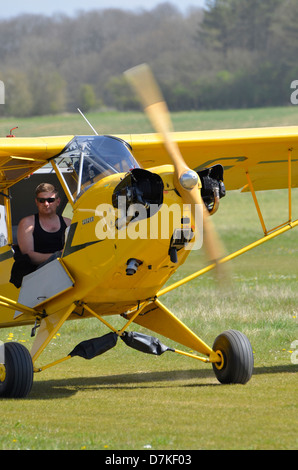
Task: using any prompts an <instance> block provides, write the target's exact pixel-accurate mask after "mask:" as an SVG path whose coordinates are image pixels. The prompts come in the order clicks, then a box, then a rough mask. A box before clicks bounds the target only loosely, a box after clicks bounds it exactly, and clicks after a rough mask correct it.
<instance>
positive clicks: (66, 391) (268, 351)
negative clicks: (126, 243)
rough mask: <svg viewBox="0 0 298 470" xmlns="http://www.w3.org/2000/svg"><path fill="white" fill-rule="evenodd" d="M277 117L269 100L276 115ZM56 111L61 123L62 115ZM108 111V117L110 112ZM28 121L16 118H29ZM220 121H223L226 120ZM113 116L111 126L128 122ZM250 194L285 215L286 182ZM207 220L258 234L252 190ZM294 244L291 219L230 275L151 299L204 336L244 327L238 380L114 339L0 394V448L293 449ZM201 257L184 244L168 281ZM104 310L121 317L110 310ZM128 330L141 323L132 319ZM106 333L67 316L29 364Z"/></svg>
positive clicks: (274, 217)
mask: <svg viewBox="0 0 298 470" xmlns="http://www.w3.org/2000/svg"><path fill="white" fill-rule="evenodd" d="M292 109H293V108H289V109H288V110H290V111H291V110H292ZM256 112H257V111H256ZM258 112H260V113H261V112H263V113H264V118H263V121H265V115H267V117H268V120H269V119H272V117H273V115H274V112H273V111H272V110H271V113H270V112H269V110H260V111H258ZM280 112H281V114H282V110H280ZM231 113H232V112H231ZM241 113H242V114H243V120H245V119H247V120H248V119H249V111H247V113H248V114H247V115H246V113H245V112H244V111H241ZM190 114H191V113H190ZM228 114H229V113H227V114H226V116H227V115H228ZM296 114H297V112H296ZM245 115H246V118H245ZM222 116H224V114H223V115H222ZM278 116H279V112H277V110H276V116H275V119H276V125H277V124H278V123H277V121H278ZM88 117H89V116H88ZM174 118H176V119H178V118H179V119H180V118H181V116H180V117H179V116H174ZM216 118H217V113H214V120H215V121H216ZM48 119H49V122H50V127H51V125H52V123H53V121H52V118H48ZM58 119H61V120H64V119H65V120H66V121H65V122H67V125H66V127H67V126H70V125H71V123H69V122H68V118H67V117H59V118H58ZM70 119H73V116H71V117H70ZM113 119H115V122H116V124H115V126H116V127H117V125H118V124H117V115H116V114H114V117H113ZM121 119H122V114H121V115H120V120H121ZM187 119H189V118H187ZM226 119H228V118H226ZM233 119H234V117H233ZM210 120H211V114H210ZM28 121H30V120H28ZM28 121H24V123H25V124H26V123H27V125H28V127H30V126H29V124H28ZM263 121H262V122H263ZM44 122H46V118H44ZM210 122H211V121H210ZM233 122H234V121H233ZM241 122H243V121H241ZM241 122H240V121H239V122H238V126H237V127H239V126H240V125H241ZM297 122H298V121H297ZM285 124H289V122H286V123H285ZM2 125H3V124H2V123H1V126H2ZM126 125H127V124H126ZM131 125H132V126H133V124H131ZM225 125H226V127H233V123H231V125H230V126H229V125H228V123H227V120H225ZM253 125H258V123H255V124H253ZM273 125H274V124H273ZM34 126H38V121H36V123H35V124H34ZM121 126H122V124H119V132H127V130H123V131H122V130H120V127H121ZM62 127H65V126H62V125H61V129H60V131H61V130H62ZM211 127H212V126H211V124H210V128H211ZM217 127H223V125H219V124H218V126H217ZM244 127H245V126H244ZM35 130H36V132H37V127H35ZM43 131H44V128H42V129H41V130H40V135H41V134H44V135H45V133H44V132H43ZM145 131H146V130H145ZM68 132H69V131H67V132H66V133H68ZM81 132H82V131H81ZM109 132H112V124H111V128H110V131H109ZM50 133H51V132H50V131H49V132H46V134H50ZM60 133H61V132H60ZM258 197H259V200H260V205H261V208H262V210H263V211H264V214H268V216H267V217H266V219H265V221H266V224H267V226H268V228H269V227H273V226H275V225H277V224H278V223H280V222H281V221H285V220H286V219H287V194H286V192H285V191H273V192H268V193H263V192H261V193H258ZM297 199H298V191H297V190H293V207H294V208H295V207H298V204H297V202H298V201H297ZM296 212H297V210H296ZM293 216H294V217H296V218H297V213H296V214H295V213H294V214H293ZM213 220H214V223H215V225H216V227H217V229H218V231H219V233H220V235H221V238H222V239H223V241H224V244H225V247H226V251H227V253H230V252H231V251H234V250H235V249H239V248H242V247H243V246H244V245H246V244H247V243H250V242H252V241H254V240H256V239H258V238H260V237H261V236H262V232H261V226H260V223H259V221H258V218H257V214H256V211H255V208H254V206H253V204H252V200H251V195H250V194H240V193H239V192H231V193H228V194H227V196H226V198H224V199H223V200H222V202H221V205H220V209H219V211H218V213H217V214H216V215H214V217H213ZM297 255H298V247H297V234H296V231H295V230H293V231H289V232H287V233H286V234H284V235H282V236H281V237H279V238H277V239H274V240H272V241H270V242H268V243H266V244H264V245H262V246H260V247H259V248H256V249H255V250H253V251H252V252H249V253H247V254H244V255H242V256H240V257H239V258H237V259H236V260H235V261H233V262H232V263H231V265H230V275H229V279H230V280H229V282H226V283H225V282H222V283H221V284H218V283H217V282H216V280H215V277H214V275H213V274H212V273H211V272H210V273H208V274H206V275H204V276H202V277H201V278H198V279H196V280H194V281H192V282H191V283H189V284H187V285H186V286H182V287H180V288H178V289H177V290H175V291H173V292H171V293H168V294H166V295H165V296H163V297H161V298H160V300H161V301H162V302H164V303H165V305H167V307H168V308H170V309H171V310H172V311H173V312H174V313H175V314H176V315H177V316H178V317H179V318H180V319H181V320H182V321H183V322H185V323H186V324H187V325H188V326H189V327H190V328H192V329H193V330H194V331H195V332H196V333H197V334H198V336H200V337H201V338H202V339H203V340H204V341H205V342H207V344H209V345H210V346H212V344H213V341H214V339H215V337H216V336H217V335H218V334H219V333H221V332H222V331H224V330H226V329H230V328H233V329H237V330H240V331H242V332H243V333H244V334H246V335H247V336H248V338H249V339H250V341H251V344H252V347H253V351H254V360H255V368H254V374H253V377H252V379H251V380H250V381H249V382H248V383H247V384H246V385H221V384H219V383H218V381H217V380H216V378H215V375H214V373H213V370H212V367H211V366H210V365H207V364H203V363H201V362H199V361H196V360H194V359H191V358H186V357H183V356H179V355H177V354H175V353H172V352H166V353H164V354H163V355H162V356H160V357H155V356H151V355H146V354H142V353H141V352H138V351H135V350H133V349H131V348H128V347H127V346H126V345H125V344H124V343H123V342H122V341H121V340H118V344H117V346H116V347H115V348H114V349H111V350H110V351H108V352H107V353H105V354H104V355H102V356H99V357H97V358H95V359H93V360H91V361H86V360H84V359H81V358H73V359H71V360H69V361H66V362H64V363H62V364H60V365H58V366H56V367H54V368H50V369H47V370H45V371H44V372H42V373H40V374H36V376H35V380H34V384H33V389H32V392H31V394H30V395H29V397H28V398H27V399H25V400H5V399H2V400H0V409H1V414H0V449H2V450H5V449H36V450H38V449H51V450H54V449H58V450H63V449H77V450H80V449H82V450H93V449H98V450H106V451H113V450H145V449H149V450H151V451H153V452H154V451H158V450H175V451H176V450H199V449H206V450H210V449H211V450H214V449H221V450H226V449H234V450H236V449H251V450H258V449H266V450H267V449H268V450H273V449H274V450H276V449H282V450H286V449H289V450H292V449H296V448H297V445H298V441H297V424H298V420H297V372H298V366H297V364H295V363H294V362H297V361H296V354H295V349H296V350H297V346H295V345H293V342H294V341H295V340H298V329H297V321H298V320H297V314H298V302H297V300H298V293H297V278H298V271H297V259H298V257H297ZM204 263H206V260H205V258H204V255H203V254H202V252H201V251H194V252H191V254H190V256H189V258H188V260H187V263H186V264H185V265H184V266H182V267H181V269H179V270H178V271H177V272H176V273H175V274H174V276H173V277H172V279H171V280H170V282H169V283H172V282H173V281H176V280H178V279H180V278H182V277H183V276H184V275H188V274H190V273H192V272H194V271H196V270H197V269H200V268H201V266H202V264H203V265H204ZM110 321H111V322H112V323H113V324H114V325H115V326H116V327H118V325H119V327H120V326H122V325H123V321H122V319H120V318H119V319H118V318H114V317H111V319H110ZM130 330H131V331H143V332H145V330H143V329H142V328H140V327H138V326H135V325H132V326H131V327H130ZM106 332H107V330H106V329H105V327H103V326H102V325H101V324H100V322H98V321H97V320H95V319H88V320H83V321H72V322H68V323H66V324H65V325H63V327H62V328H61V330H60V331H59V333H58V334H57V335H56V337H55V338H54V339H53V340H52V342H51V343H50V345H49V346H48V348H47V349H46V351H45V352H44V353H43V354H42V356H41V357H40V360H39V363H40V364H41V365H43V364H45V363H49V362H51V361H54V360H55V359H57V358H60V357H63V356H64V355H66V354H68V353H69V352H70V351H71V350H72V349H73V347H74V346H75V345H76V344H77V343H79V342H80V341H82V340H85V339H88V338H92V337H95V336H100V335H102V334H105V333H106ZM149 334H150V333H149ZM0 338H1V340H2V341H20V342H23V343H24V345H25V346H27V347H28V348H29V349H30V346H31V343H32V339H31V338H30V327H23V328H14V329H6V330H2V332H1V336H0ZM160 339H161V340H162V341H163V342H164V343H165V344H167V345H169V346H174V347H175V346H176V345H175V344H174V343H172V342H171V341H169V340H167V339H165V338H162V337H160ZM177 347H178V348H179V349H184V350H186V351H187V349H186V348H183V347H182V346H179V345H177ZM296 352H297V351H296Z"/></svg>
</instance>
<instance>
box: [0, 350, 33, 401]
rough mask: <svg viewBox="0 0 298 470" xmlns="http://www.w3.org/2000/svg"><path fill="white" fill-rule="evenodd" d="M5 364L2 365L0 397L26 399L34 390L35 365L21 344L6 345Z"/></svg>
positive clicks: (0, 366) (0, 371)
mask: <svg viewBox="0 0 298 470" xmlns="http://www.w3.org/2000/svg"><path fill="white" fill-rule="evenodd" d="M4 352H5V364H4V365H1V364H0V368H1V369H0V397H1V398H2V397H5V398H25V397H26V396H27V395H28V394H29V392H30V391H31V388H32V383H33V364H32V359H31V356H30V353H29V351H28V349H27V348H25V347H24V346H23V345H22V344H20V343H5V345H4Z"/></svg>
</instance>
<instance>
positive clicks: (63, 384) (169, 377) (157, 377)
mask: <svg viewBox="0 0 298 470" xmlns="http://www.w3.org/2000/svg"><path fill="white" fill-rule="evenodd" d="M209 377H210V378H214V379H215V376H214V373H213V371H212V369H210V370H199V371H198V370H197V369H193V370H192V369H190V370H172V371H161V372H138V373H133V374H115V375H104V376H99V377H73V378H71V379H69V378H67V379H57V380H45V381H43V380H40V381H35V382H34V384H33V388H32V391H31V393H30V395H29V397H28V398H29V399H31V400H35V399H39V400H40V399H45V400H49V399H56V398H63V397H68V396H71V395H74V394H76V393H77V392H78V391H79V390H84V389H93V390H94V389H96V390H100V389H102V390H107V389H110V390H132V389H138V388H142V389H144V388H162V387H166V388H168V387H173V382H176V381H179V380H190V379H204V378H209ZM165 382H168V384H165ZM159 383H163V385H162V386H161V385H159ZM215 385H219V384H218V383H212V382H211V381H210V382H209V383H199V382H198V383H197V384H194V383H192V384H185V383H184V384H182V385H181V384H178V382H177V384H175V385H174V386H178V387H179V386H180V387H195V386H197V387H206V386H215Z"/></svg>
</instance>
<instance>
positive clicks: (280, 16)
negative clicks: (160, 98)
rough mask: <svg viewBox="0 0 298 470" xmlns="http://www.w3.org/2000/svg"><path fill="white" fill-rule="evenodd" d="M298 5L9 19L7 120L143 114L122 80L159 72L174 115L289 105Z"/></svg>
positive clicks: (5, 26) (3, 33)
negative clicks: (146, 68)
mask: <svg viewBox="0 0 298 470" xmlns="http://www.w3.org/2000/svg"><path fill="white" fill-rule="evenodd" d="M297 17H298V2H297V1H296V0H266V1H264V0H207V2H206V7H205V8H204V9H201V8H192V9H190V10H189V11H188V12H187V13H184V14H183V13H181V12H180V11H179V10H178V9H176V8H175V7H174V6H173V5H171V4H170V3H162V4H160V5H158V6H157V7H156V8H154V9H152V10H149V11H148V10H140V11H138V12H131V11H125V10H119V9H106V10H94V11H91V12H78V13H77V14H76V15H75V16H73V17H70V16H67V15H62V14H56V15H53V16H50V17H49V16H43V15H20V16H17V17H14V18H12V19H9V20H2V21H0V80H1V81H2V82H3V83H4V85H5V105H1V107H0V113H1V115H13V116H33V115H44V114H55V113H61V112H75V111H76V108H77V107H80V108H81V109H82V110H83V111H90V110H97V109H103V108H113V109H119V110H135V109H140V105H139V102H138V100H137V99H136V97H135V95H134V94H133V92H132V91H131V89H130V87H129V85H128V84H127V82H126V80H125V78H124V76H123V72H124V71H125V70H126V69H128V68H130V67H133V66H135V65H138V64H140V63H142V62H147V63H149V65H150V66H151V67H152V69H153V71H154V74H155V75H156V77H157V79H158V82H159V84H160V86H161V88H162V91H163V93H164V95H165V98H166V100H167V102H168V105H169V108H170V109H171V110H175V111H177V110H196V109H227V108H244V107H260V106H279V105H287V104H289V102H290V101H289V99H290V83H291V82H292V81H293V80H295V79H298V63H297V47H298V25H297Z"/></svg>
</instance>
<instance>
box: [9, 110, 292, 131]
mask: <svg viewBox="0 0 298 470" xmlns="http://www.w3.org/2000/svg"><path fill="white" fill-rule="evenodd" d="M87 117H88V119H89V121H90V122H91V124H92V125H93V127H94V128H95V129H96V130H97V132H98V133H99V134H125V133H131V134H134V133H139V132H152V127H151V125H150V124H149V122H148V120H147V118H146V117H145V115H144V114H143V113H141V112H117V111H103V112H96V113H95V112H93V113H87ZM172 120H173V125H174V129H175V130H176V131H186V130H206V129H228V128H244V127H267V126H294V125H298V107H297V106H296V107H295V106H289V107H279V108H278V107H277V108H256V109H255V108H252V109H248V110H242V109H240V110H237V109H235V110H227V111H192V112H178V113H173V114H172ZM15 126H18V127H19V128H18V129H16V130H15V131H14V133H15V135H17V136H19V137H27V136H28V137H29V136H30V137H34V136H47V135H73V134H83V135H84V134H90V133H91V134H92V133H93V132H92V130H91V129H90V127H89V126H88V124H87V123H86V122H85V120H84V119H83V118H82V117H81V116H80V114H79V113H74V114H63V115H59V116H38V117H32V118H14V117H9V118H0V136H3V137H4V136H6V135H7V134H9V130H10V129H11V128H13V127H15Z"/></svg>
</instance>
